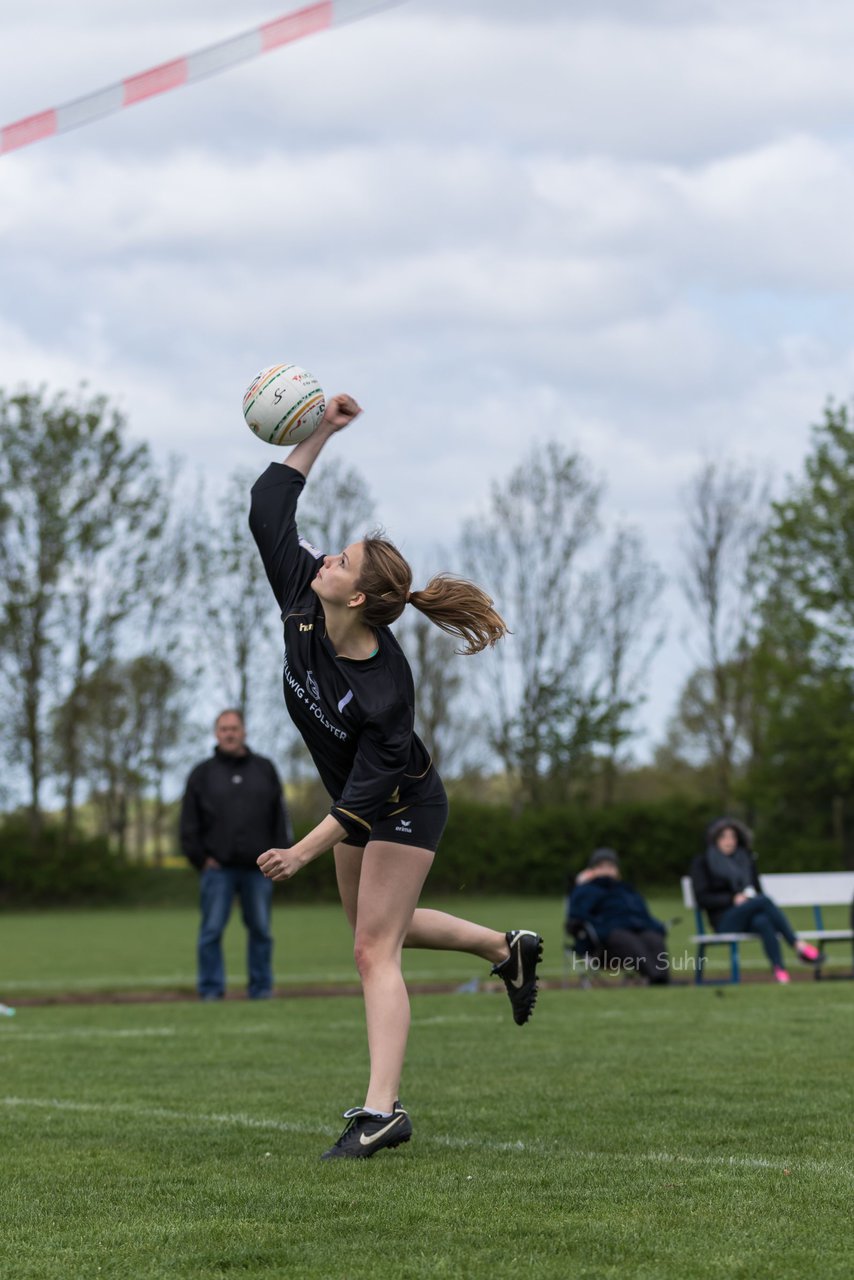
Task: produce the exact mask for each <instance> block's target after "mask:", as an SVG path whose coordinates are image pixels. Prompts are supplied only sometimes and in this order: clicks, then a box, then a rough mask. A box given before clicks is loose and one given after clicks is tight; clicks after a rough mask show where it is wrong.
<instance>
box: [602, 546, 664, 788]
mask: <svg viewBox="0 0 854 1280" xmlns="http://www.w3.org/2000/svg"><path fill="white" fill-rule="evenodd" d="M663 587H664V575H663V574H662V572H661V570H660V569H659V568H658V566H657V565H656V564H655V563H654V561H652V560H649V559H648V558H647V556H646V553H645V550H644V544H643V539H642V537H641V535H640V533H639V532H638V531H637V530H636V529H629V528H619V529H617V531H616V533H615V535H614V538H613V541H612V543H611V545H610V547H609V548H608V552H607V555H606V557H605V565H604V570H603V572H602V574H601V577H600V591H599V595H600V607H599V636H600V644H601V650H602V652H601V658H602V663H603V666H604V671H605V688H606V691H607V693H606V696H607V701H608V705H609V707H610V710H611V719H610V724H609V725H608V728H607V731H606V735H605V752H606V754H605V762H604V770H603V784H604V785H603V798H604V800H605V803H606V804H610V803H611V802H612V801H613V799H614V794H615V790H616V785H617V777H618V771H619V765H620V748H621V746H622V744H623V743H624V742H625V741H626V739H627V738H628V737H630V736H631V733H632V727H633V726H632V719H633V714H634V712H635V711H636V710H637V708H638V707H639V706H640V705H641V703H642V702H643V700H644V684H645V680H646V677H647V674H648V672H649V667H650V663H651V662H652V659H653V658H654V657H655V654H656V653H657V652H658V650H659V649H660V647H661V644H662V642H663V640H664V634H665V622H664V617H663V614H662V612H661V604H660V600H661V592H662V589H663Z"/></svg>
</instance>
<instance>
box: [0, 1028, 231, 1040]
mask: <svg viewBox="0 0 854 1280" xmlns="http://www.w3.org/2000/svg"><path fill="white" fill-rule="evenodd" d="M20 1025H21V1024H20V1023H18V1024H17V1025H16V1026H14V1027H11V1026H10V1027H9V1028H8V1029H7V1028H6V1027H5V1026H4V1027H3V1028H2V1030H0V1037H2V1036H3V1035H6V1036H7V1038H8V1039H9V1040H15V1041H17V1040H137V1039H145V1038H148V1037H157V1038H160V1037H169V1036H175V1034H176V1028H175V1027H133V1028H130V1027H128V1028H120V1027H116V1028H110V1027H66V1028H65V1029H64V1030H62V1031H23V1030H19V1028H20ZM235 1030H237V1028H235ZM0 1043H2V1039H0Z"/></svg>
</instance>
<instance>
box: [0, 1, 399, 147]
mask: <svg viewBox="0 0 854 1280" xmlns="http://www.w3.org/2000/svg"><path fill="white" fill-rule="evenodd" d="M399 2H400V0H317V2H316V3H314V4H308V5H306V6H305V7H304V8H302V9H295V10H293V11H292V12H290V13H285V14H283V15H282V16H281V17H280V18H274V19H273V21H272V22H265V23H263V24H262V25H261V26H260V27H255V28H254V30H252V31H244V32H243V33H242V35H239V36H232V38H231V39H230V40H222V41H220V43H219V44H212V45H209V46H208V47H207V48H206V49H199V50H197V52H196V53H188V54H186V55H185V56H184V57H182V58H174V59H173V60H172V61H171V62H162V63H161V64H160V66H158V67H151V68H150V70H148V71H142V72H140V73H139V75H135V76H128V78H127V79H126V80H120V81H119V82H118V83H117V84H112V85H109V87H108V88H106V89H99V90H98V91H97V93H90V94H87V95H86V97H85V98H75V99H74V100H73V101H72V102H66V103H65V104H64V105H63V106H61V107H51V108H49V109H48V110H47V111H39V112H38V113H37V114H36V115H34V116H26V117H25V119H23V120H16V121H15V122H14V123H13V124H8V125H6V127H5V128H4V129H2V130H0V155H3V154H5V153H6V152H7V151H15V150H17V149H18V147H27V146H29V145H30V143H32V142H40V141H41V140H42V138H51V137H53V135H54V134H55V133H65V132H66V131H67V130H68V129H77V128H78V127H79V126H80V125H83V124H91V122H92V121H93V120H100V119H101V118H102V117H103V116H109V115H112V114H113V112H114V111H121V110H122V109H123V108H124V107H132V106H133V105H134V104H135V103H137V102H144V101H145V99H146V98H153V97H155V96H156V94H158V93H168V92H169V90H170V89H178V88H180V87H181V85H185V84H192V83H193V81H194V80H202V79H204V77H205V76H213V75H217V74H218V73H219V72H220V71H225V70H227V68H228V67H234V66H237V64H238V63H239V62H246V61H248V60H249V59H250V58H257V57H258V56H259V55H260V54H262V53H270V52H271V50H273V49H279V48H281V46H282V45H283V44H291V43H292V42H293V41H294V40H301V39H302V38H303V36H310V35H313V34H314V33H315V32H316V31H326V30H327V28H329V27H335V26H339V25H340V24H341V23H344V22H354V21H355V20H356V19H357V18H363V17H365V16H366V15H367V14H369V13H373V12H375V11H376V10H378V9H387V8H390V7H391V5H393V4H396V3H399Z"/></svg>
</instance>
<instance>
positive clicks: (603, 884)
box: [568, 875, 665, 942]
mask: <svg viewBox="0 0 854 1280" xmlns="http://www.w3.org/2000/svg"><path fill="white" fill-rule="evenodd" d="M568 919H569V920H570V921H571V922H573V923H578V924H583V925H592V926H593V928H594V929H595V931H596V935H597V937H598V938H599V941H600V942H605V941H606V940H607V937H608V934H609V933H610V932H611V931H612V930H613V929H631V930H635V931H637V932H642V931H643V930H645V929H654V930H655V931H656V933H662V934H663V933H664V932H665V928H664V925H663V924H662V923H661V921H660V920H656V918H655V916H653V915H651V914H650V912H649V908H648V907H647V905H646V902H645V901H644V899H643V897H642V896H641V895H640V894H639V893H638V891H637V889H633V888H632V886H631V885H630V884H626V883H625V881H624V880H617V879H616V878H615V877H614V876H609V875H602V876H595V877H594V878H593V879H592V880H588V881H586V883H584V884H580V885H578V886H577V887H576V888H575V889H573V890H572V893H571V894H570V899H569V910H568ZM572 931H573V932H577V930H576V929H573V930H572Z"/></svg>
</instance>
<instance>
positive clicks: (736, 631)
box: [681, 461, 769, 808]
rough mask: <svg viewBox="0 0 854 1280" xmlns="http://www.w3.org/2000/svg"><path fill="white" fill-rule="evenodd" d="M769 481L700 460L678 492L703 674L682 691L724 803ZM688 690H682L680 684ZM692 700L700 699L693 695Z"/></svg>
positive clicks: (737, 744)
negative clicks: (702, 717)
mask: <svg viewBox="0 0 854 1280" xmlns="http://www.w3.org/2000/svg"><path fill="white" fill-rule="evenodd" d="M768 501H769V486H768V483H767V481H766V480H765V479H763V478H762V477H760V476H759V475H757V473H756V472H755V471H754V470H753V469H752V468H750V467H746V466H739V465H738V464H736V463H734V462H721V461H712V462H706V463H704V464H703V466H702V467H701V468H700V469H699V471H698V472H697V474H696V475H695V476H694V478H693V480H692V481H691V482H690V484H689V485H688V488H687V490H686V493H685V507H686V513H687V537H686V541H685V552H684V566H685V567H684V570H683V573H682V577H681V585H682V589H683V592H684V594H685V598H686V599H687V601H688V604H689V605H690V607H691V609H692V610H693V614H694V624H695V631H694V632H693V634H694V635H695V637H696V639H695V642H694V644H693V645H692V649H693V651H694V653H695V655H696V656H697V658H698V666H699V668H700V669H701V671H702V672H703V673H704V674H703V676H702V678H701V679H699V681H697V680H695V681H694V684H693V686H692V688H691V692H690V695H689V703H690V706H691V707H692V708H693V710H694V714H696V712H697V710H698V708H699V706H700V704H701V703H702V704H704V705H705V707H706V708H707V715H708V721H709V723H708V727H707V730H706V735H705V736H706V738H707V742H708V745H709V748H710V759H711V762H712V763H713V764H714V767H715V774H716V778H717V787H718V801H719V804H720V805H721V807H722V808H728V807H729V805H730V803H731V799H732V785H733V777H734V772H735V768H736V764H737V761H738V758H739V754H740V752H742V751H743V749H744V745H745V744H744V734H745V729H746V726H747V719H746V717H747V707H748V703H749V699H748V686H749V682H750V678H751V677H750V658H751V653H752V649H753V642H754V639H755V635H756V631H757V626H758V621H759V619H758V607H757V599H758V559H759V557H758V551H759V545H760V541H761V539H762V535H763V531H764V528H765V523H766V521H767V510H768ZM686 695H687V690H686ZM698 700H699V701H698Z"/></svg>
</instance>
